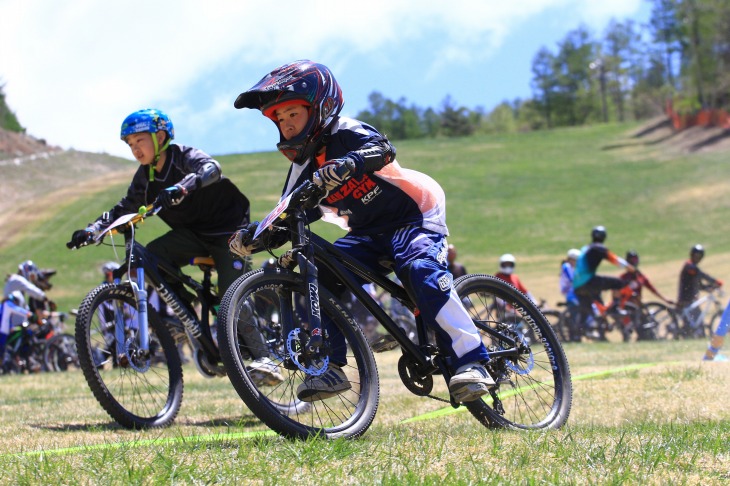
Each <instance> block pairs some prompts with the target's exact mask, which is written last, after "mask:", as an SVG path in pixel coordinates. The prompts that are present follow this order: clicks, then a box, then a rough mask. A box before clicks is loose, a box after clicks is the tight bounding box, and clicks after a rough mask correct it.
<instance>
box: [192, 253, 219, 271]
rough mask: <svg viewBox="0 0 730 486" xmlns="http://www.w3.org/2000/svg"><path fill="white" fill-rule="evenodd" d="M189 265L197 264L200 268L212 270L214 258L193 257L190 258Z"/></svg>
mask: <svg viewBox="0 0 730 486" xmlns="http://www.w3.org/2000/svg"><path fill="white" fill-rule="evenodd" d="M190 264H191V265H197V266H198V267H200V269H201V270H203V271H205V270H213V269H214V268H215V260H213V259H212V258H211V257H207V256H206V257H193V258H191V259H190Z"/></svg>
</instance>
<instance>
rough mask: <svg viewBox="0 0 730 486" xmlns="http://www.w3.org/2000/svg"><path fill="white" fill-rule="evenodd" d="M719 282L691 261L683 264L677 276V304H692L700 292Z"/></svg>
mask: <svg viewBox="0 0 730 486" xmlns="http://www.w3.org/2000/svg"><path fill="white" fill-rule="evenodd" d="M719 284H720V282H719V281H718V280H716V279H715V278H713V277H710V276H709V275H707V274H706V273H705V272H703V271H702V270H700V267H698V266H697V265H696V264H695V263H692V260H687V261H686V262H684V266H683V267H682V271H681V272H680V274H679V295H678V297H677V304H678V305H680V306H682V305H688V304H690V303H692V302H693V301H694V300H695V299H697V296H698V295H699V293H700V290H703V289H705V288H708V287H711V286H712V285H719Z"/></svg>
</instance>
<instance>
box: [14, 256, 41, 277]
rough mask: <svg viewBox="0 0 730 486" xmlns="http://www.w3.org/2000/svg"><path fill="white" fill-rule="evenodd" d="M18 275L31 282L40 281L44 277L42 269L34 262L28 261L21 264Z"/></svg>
mask: <svg viewBox="0 0 730 486" xmlns="http://www.w3.org/2000/svg"><path fill="white" fill-rule="evenodd" d="M18 273H19V274H20V275H22V276H23V277H25V278H26V279H28V280H29V281H31V282H35V281H37V280H40V279H41V278H42V277H43V274H42V273H41V269H40V268H38V266H37V265H36V264H35V263H33V261H32V260H26V261H24V262H22V263H21V264H19V265H18Z"/></svg>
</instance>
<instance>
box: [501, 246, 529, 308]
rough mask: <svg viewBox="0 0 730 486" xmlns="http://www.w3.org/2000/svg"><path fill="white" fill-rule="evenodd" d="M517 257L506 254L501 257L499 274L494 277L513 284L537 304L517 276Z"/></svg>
mask: <svg viewBox="0 0 730 486" xmlns="http://www.w3.org/2000/svg"><path fill="white" fill-rule="evenodd" d="M515 263H516V260H515V256H514V255H513V254H511V253H505V254H504V255H502V256H501V257H499V272H497V273H495V274H494V276H495V277H497V278H499V279H501V280H504V281H505V282H507V283H509V284H512V286H513V287H515V288H516V289H517V290H519V291H520V292H522V293H523V294H525V295H526V296H527V297H529V299H530V300H531V301H533V302H535V303H536V301H535V298H534V297H533V296H532V294H531V293H530V291H529V290H527V287H525V286H524V285H523V284H522V281H521V280H520V278H519V277H518V276H517V274H516V273H514V271H515Z"/></svg>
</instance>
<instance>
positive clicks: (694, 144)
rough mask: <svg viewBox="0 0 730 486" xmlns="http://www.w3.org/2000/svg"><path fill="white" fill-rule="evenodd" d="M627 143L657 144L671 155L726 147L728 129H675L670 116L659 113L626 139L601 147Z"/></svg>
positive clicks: (729, 142) (729, 138)
mask: <svg viewBox="0 0 730 486" xmlns="http://www.w3.org/2000/svg"><path fill="white" fill-rule="evenodd" d="M626 145H643V146H646V147H656V148H658V149H660V150H661V151H663V152H664V153H666V154H668V155H672V156H674V155H676V154H677V153H682V154H691V153H703V152H716V151H729V150H730V129H727V128H721V127H703V126H695V127H690V128H686V129H684V130H675V129H674V127H673V126H672V122H671V120H670V119H669V117H666V116H659V117H656V118H653V119H651V120H648V121H647V122H646V123H644V124H642V125H641V126H640V127H638V128H637V129H636V130H634V131H632V132H630V133H629V134H628V140H627V141H626V142H625V143H622V144H617V145H616V146H612V147H604V149H608V148H617V147H619V146H626Z"/></svg>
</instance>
